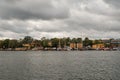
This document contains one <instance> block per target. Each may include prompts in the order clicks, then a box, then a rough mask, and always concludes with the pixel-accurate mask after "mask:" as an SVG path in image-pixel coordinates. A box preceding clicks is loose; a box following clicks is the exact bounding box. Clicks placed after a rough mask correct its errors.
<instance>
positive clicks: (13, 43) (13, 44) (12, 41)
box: [9, 40, 18, 48]
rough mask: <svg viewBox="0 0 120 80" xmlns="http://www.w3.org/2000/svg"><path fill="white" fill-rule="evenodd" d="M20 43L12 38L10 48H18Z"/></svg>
mask: <svg viewBox="0 0 120 80" xmlns="http://www.w3.org/2000/svg"><path fill="white" fill-rule="evenodd" d="M17 45H18V42H17V40H10V41H9V48H16V47H17Z"/></svg>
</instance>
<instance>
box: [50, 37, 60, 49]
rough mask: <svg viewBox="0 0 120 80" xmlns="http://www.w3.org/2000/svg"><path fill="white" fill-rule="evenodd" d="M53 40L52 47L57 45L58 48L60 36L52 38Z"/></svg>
mask: <svg viewBox="0 0 120 80" xmlns="http://www.w3.org/2000/svg"><path fill="white" fill-rule="evenodd" d="M51 41H52V47H56V50H57V48H58V45H59V39H58V38H52V39H51Z"/></svg>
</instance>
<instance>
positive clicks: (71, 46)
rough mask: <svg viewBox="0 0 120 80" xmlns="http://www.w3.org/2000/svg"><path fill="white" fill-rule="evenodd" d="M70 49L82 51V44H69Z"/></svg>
mask: <svg viewBox="0 0 120 80" xmlns="http://www.w3.org/2000/svg"><path fill="white" fill-rule="evenodd" d="M70 48H71V49H73V50H74V49H82V48H83V44H82V43H70Z"/></svg>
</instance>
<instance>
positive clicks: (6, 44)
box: [3, 39, 10, 49]
mask: <svg viewBox="0 0 120 80" xmlns="http://www.w3.org/2000/svg"><path fill="white" fill-rule="evenodd" d="M9 41H10V40H9V39H5V40H4V41H3V48H4V49H6V48H8V47H9Z"/></svg>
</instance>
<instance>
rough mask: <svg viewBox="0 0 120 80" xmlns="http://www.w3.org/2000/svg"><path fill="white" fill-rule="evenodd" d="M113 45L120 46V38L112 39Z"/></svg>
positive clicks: (114, 46)
mask: <svg viewBox="0 0 120 80" xmlns="http://www.w3.org/2000/svg"><path fill="white" fill-rule="evenodd" d="M111 47H113V48H116V47H119V48H120V39H116V40H111Z"/></svg>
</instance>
